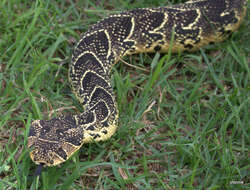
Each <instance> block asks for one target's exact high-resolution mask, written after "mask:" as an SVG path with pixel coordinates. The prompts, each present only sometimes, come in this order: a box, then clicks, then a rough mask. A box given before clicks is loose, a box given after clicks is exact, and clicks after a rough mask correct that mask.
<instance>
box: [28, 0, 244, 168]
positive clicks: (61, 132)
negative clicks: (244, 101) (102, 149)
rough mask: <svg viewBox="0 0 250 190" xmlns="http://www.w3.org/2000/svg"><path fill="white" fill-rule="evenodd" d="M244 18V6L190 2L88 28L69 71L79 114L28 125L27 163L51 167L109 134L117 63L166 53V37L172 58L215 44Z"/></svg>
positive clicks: (226, 0) (232, 0)
mask: <svg viewBox="0 0 250 190" xmlns="http://www.w3.org/2000/svg"><path fill="white" fill-rule="evenodd" d="M245 12H246V1H245V0H192V1H188V2H186V3H184V4H178V5H174V6H168V7H159V8H142V9H136V10H132V11H127V12H122V13H120V14H115V15H111V16H109V17H108V18H105V19H103V20H101V21H100V22H98V23H97V24H95V25H93V26H92V27H91V28H90V29H89V30H88V31H87V32H86V33H85V34H84V35H83V37H82V38H81V40H80V41H79V43H78V44H77V46H76V48H75V50H74V53H73V56H72V62H71V65H70V69H69V80H70V83H71V85H72V89H73V92H74V94H75V95H76V97H77V98H78V100H79V101H80V103H81V104H82V105H83V106H84V112H83V113H80V114H76V115H67V116H60V117H58V118H53V119H51V120H47V121H45V120H36V121H33V122H32V124H31V127H30V132H29V136H28V147H30V148H31V149H32V150H31V152H30V157H31V159H32V160H33V161H34V162H35V163H36V164H43V165H46V166H55V165H57V164H60V163H62V162H64V161H66V160H67V159H69V157H70V156H71V155H72V154H73V153H74V152H76V151H77V150H78V149H79V148H80V147H81V146H82V144H84V143H87V142H91V141H100V140H106V139H108V138H110V137H111V136H112V135H113V134H114V132H115V131H116V128H117V121H118V110H117V105H116V101H115V96H114V92H113V90H112V87H111V84H110V80H111V79H110V72H111V67H112V65H114V64H115V63H116V62H117V61H118V60H119V58H121V57H123V56H125V55H128V54H134V53H139V52H155V51H159V52H166V51H168V49H169V48H170V41H171V36H173V39H174V40H173V45H172V47H171V48H172V52H178V51H183V50H188V51H189V50H195V49H198V48H199V47H201V46H203V45H206V44H209V43H211V42H218V41H221V40H223V39H224V38H225V37H226V36H227V34H229V33H231V32H232V31H234V30H236V29H237V28H238V27H239V25H240V23H241V21H242V20H243V17H244V15H245ZM172 34H173V35H172Z"/></svg>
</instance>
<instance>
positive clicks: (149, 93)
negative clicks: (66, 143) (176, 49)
mask: <svg viewBox="0 0 250 190" xmlns="http://www.w3.org/2000/svg"><path fill="white" fill-rule="evenodd" d="M170 2H171V3H178V2H181V1H177V0H176V1H169V2H168V1H166V0H159V1H157V2H156V1H154V0H143V1H132V2H131V1H122V0H108V1H104V0H101V1H94V0H86V1H73V0H69V1H49V0H43V1H42V0H40V1H39V0H37V1H28V0H23V1H16V0H9V1H7V0H1V1H0V52H1V53H0V189H170V190H172V189H210V190H214V189H247V188H250V186H249V185H250V178H249V176H250V172H249V170H250V164H249V163H250V162H249V161H250V160H249V155H250V151H249V150H250V140H249V139H250V138H249V134H250V127H249V126H250V110H249V107H250V101H249V100H250V69H249V62H250V57H249V55H250V46H249V39H250V31H249V25H250V14H249V3H248V12H247V16H246V18H245V21H244V23H243V24H242V26H241V27H240V29H239V30H238V31H237V32H235V33H234V34H233V35H232V36H231V37H230V38H229V39H227V40H226V41H225V42H222V43H219V44H216V45H213V46H207V47H205V48H203V49H202V50H200V51H198V52H195V53H192V54H191V53H182V54H175V55H171V56H170V55H169V54H165V55H159V54H139V55H135V56H129V57H126V58H124V60H125V61H126V62H128V63H130V64H132V65H136V66H138V67H141V68H143V70H142V69H135V68H133V67H130V66H127V65H125V64H122V62H120V63H118V64H117V65H116V66H115V68H114V69H113V76H112V81H113V86H114V89H115V91H116V94H117V101H118V105H119V111H120V118H119V128H118V131H117V132H116V134H115V135H114V136H113V137H112V138H111V139H110V140H108V141H105V142H100V143H93V144H86V145H84V146H83V147H82V148H81V149H80V151H79V152H78V153H77V154H75V155H74V156H73V157H72V158H71V159H70V160H68V161H67V162H66V163H64V164H62V165H61V166H58V167H51V168H46V169H44V170H43V172H42V175H41V176H40V177H36V176H34V173H35V169H36V166H35V164H34V163H33V162H32V161H31V160H30V158H29V154H28V152H29V150H28V149H27V134H28V129H29V126H30V123H31V121H32V120H35V119H48V118H51V117H54V116H56V115H58V114H62V113H70V112H72V113H73V112H80V111H82V108H81V106H80V105H79V103H78V102H77V100H76V98H75V97H74V95H73V94H72V93H71V90H70V87H69V83H68V79H67V70H68V63H70V58H71V53H72V49H73V47H74V45H75V44H76V42H77V41H78V40H79V38H80V34H81V33H83V32H84V31H86V30H87V29H88V28H89V26H90V25H91V24H93V23H95V22H97V21H98V20H100V19H101V18H103V17H105V16H106V15H108V14H110V13H114V12H115V11H121V10H127V9H132V8H135V7H153V6H161V5H168V4H171V3H170ZM145 70H146V71H145ZM232 181H243V183H244V184H230V183H232Z"/></svg>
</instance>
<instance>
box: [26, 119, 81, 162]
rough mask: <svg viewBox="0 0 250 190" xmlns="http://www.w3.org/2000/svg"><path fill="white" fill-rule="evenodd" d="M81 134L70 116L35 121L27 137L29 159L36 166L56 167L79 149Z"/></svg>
mask: <svg viewBox="0 0 250 190" xmlns="http://www.w3.org/2000/svg"><path fill="white" fill-rule="evenodd" d="M82 134H83V133H82V129H81V128H79V127H78V128H77V127H76V124H75V120H74V118H73V117H72V116H66V117H64V116H62V117H59V118H53V119H51V120H35V121H33V122H32V124H31V126H30V131H29V135H28V147H29V148H31V152H30V157H31V159H32V160H33V162H35V163H36V164H38V165H40V164H43V165H45V166H55V165H58V164H60V163H62V162H64V161H66V160H67V159H68V158H69V157H70V156H71V155H72V154H73V153H74V152H76V151H77V150H78V149H79V148H80V146H81V144H82V139H83V135H82Z"/></svg>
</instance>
